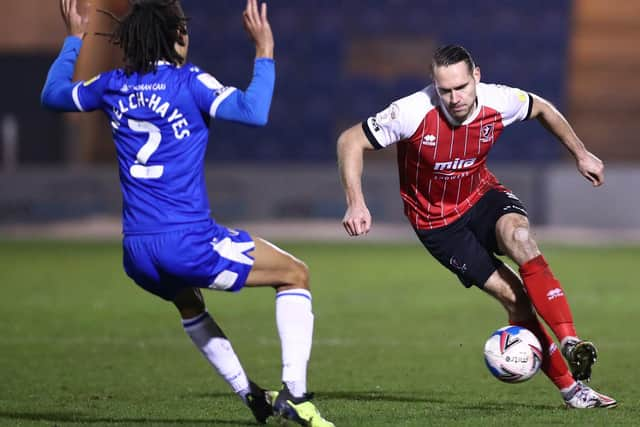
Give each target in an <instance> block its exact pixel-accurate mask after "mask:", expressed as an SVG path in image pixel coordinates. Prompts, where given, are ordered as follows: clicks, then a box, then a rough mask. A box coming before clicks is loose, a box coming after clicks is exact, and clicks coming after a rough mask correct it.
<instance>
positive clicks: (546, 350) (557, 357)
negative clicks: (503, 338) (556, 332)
mask: <svg viewBox="0 0 640 427" xmlns="http://www.w3.org/2000/svg"><path fill="white" fill-rule="evenodd" d="M509 323H510V324H512V325H514V326H520V327H523V328H527V329H528V330H530V331H531V332H532V333H533V335H535V336H536V338H538V341H540V345H541V346H542V366H541V367H540V368H541V369H542V372H544V373H545V374H546V375H547V377H549V379H550V380H551V381H552V382H553V383H554V384H555V386H556V387H558V389H559V390H562V389H566V388H568V387H571V386H572V385H573V383H574V382H575V380H574V379H573V376H572V375H571V373H570V372H569V368H567V364H566V363H565V361H564V359H563V358H562V355H561V354H560V352H559V351H558V347H556V344H555V343H554V342H553V340H552V339H551V337H550V336H549V334H548V333H547V330H546V329H545V328H544V326H542V324H541V323H540V321H539V320H538V319H537V318H535V319H533V320H529V321H526V322H509Z"/></svg>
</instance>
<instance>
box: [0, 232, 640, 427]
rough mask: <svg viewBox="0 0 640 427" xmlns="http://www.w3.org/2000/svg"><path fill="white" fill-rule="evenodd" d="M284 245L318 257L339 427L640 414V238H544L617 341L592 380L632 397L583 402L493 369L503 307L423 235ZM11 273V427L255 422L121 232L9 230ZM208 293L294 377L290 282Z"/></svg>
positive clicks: (574, 299) (261, 363) (4, 374)
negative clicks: (137, 273)
mask: <svg viewBox="0 0 640 427" xmlns="http://www.w3.org/2000/svg"><path fill="white" fill-rule="evenodd" d="M280 246H281V247H283V248H284V249H286V250H288V251H290V252H292V253H294V254H295V255H297V256H298V257H300V258H302V259H304V260H305V261H306V262H307V263H308V264H309V266H310V268H311V272H312V289H313V294H314V312H315V315H316V330H315V341H314V348H313V352H312V360H311V364H310V370H309V388H310V389H311V390H313V391H315V392H316V403H317V404H318V406H319V408H320V409H321V410H322V411H323V413H324V414H325V415H326V417H327V418H328V419H330V420H332V421H334V422H335V423H336V425H337V426H425V425H434V426H449V425H451V426H453V425H455V426H502V425H504V426H507V425H508V426H513V425H517V426H525V425H532V426H533V425H580V426H584V425H602V426H605V425H606V426H612V425H616V426H618V425H638V423H639V421H638V420H639V419H640V409H639V403H640V397H639V394H638V384H640V375H639V374H638V371H637V370H636V367H637V365H636V363H637V362H638V354H640V340H639V339H638V338H639V335H638V332H637V331H638V329H637V325H638V324H640V310H638V307H637V301H638V300H639V299H640V289H639V287H638V286H637V283H636V275H635V272H636V270H635V267H636V266H637V265H638V261H639V260H640V248H629V247H627V248H571V247H546V248H544V249H545V254H546V257H547V259H548V260H549V262H550V264H551V266H552V268H553V269H554V271H555V273H556V275H557V276H558V277H559V278H560V280H561V281H562V283H563V284H564V287H565V290H566V292H567V295H568V297H569V301H570V303H571V304H572V308H573V312H574V317H575V320H576V323H577V326H578V331H579V332H580V333H581V334H582V335H583V336H584V337H588V338H589V339H593V340H594V341H595V342H596V344H597V345H598V348H599V350H600V355H601V357H600V360H598V363H597V364H596V366H595V368H594V380H593V383H592V385H593V386H594V387H595V388H596V389H598V390H600V391H602V392H604V393H605V394H610V395H611V396H613V397H615V398H617V399H618V400H619V402H620V406H619V407H618V408H616V409H613V410H590V411H568V410H565V409H563V407H562V401H561V399H560V397H559V394H558V393H557V392H556V390H555V388H554V387H553V386H552V384H551V383H550V382H549V381H548V380H547V379H546V377H544V375H543V374H540V375H538V376H536V377H535V378H533V379H532V380H531V381H529V382H526V383H523V384H518V385H507V384H502V383H499V382H498V381H496V380H495V379H493V378H492V377H491V376H490V375H489V373H488V371H487V370H486V368H485V366H484V362H483V359H482V346H483V345H484V341H485V339H486V338H487V337H488V335H489V334H490V333H491V332H492V331H493V330H494V329H496V328H498V327H500V326H503V325H504V324H505V323H506V320H505V315H504V313H503V311H502V309H501V308H500V307H499V305H498V304H497V303H496V302H494V301H493V300H491V299H490V298H489V297H487V296H486V295H484V294H482V293H481V292H479V291H478V290H476V289H471V290H465V289H464V288H463V287H462V286H460V285H459V284H458V283H457V281H456V279H455V277H454V276H453V275H452V274H450V273H448V272H447V271H445V270H444V269H443V268H442V267H440V266H438V265H437V264H436V263H435V261H434V260H432V259H431V258H430V257H429V256H428V254H427V253H426V252H425V251H424V250H423V249H422V248H421V247H420V246H419V244H418V243H416V244H406V245H399V244H388V245H381V244H374V245H361V244H344V245H341V244H325V243H321V244H315V243H314V244H311V243H308V244H299V243H296V244H281V245H280ZM0 283H1V286H2V297H1V298H0V425H2V426H138V425H145V426H146V425H157V426H247V425H254V422H253V418H252V417H251V414H250V413H249V411H248V410H247V409H246V408H245V407H244V406H243V405H242V404H241V403H240V401H239V399H237V398H236V397H235V396H234V395H233V394H232V393H231V392H230V390H229V389H228V387H227V385H226V384H225V383H224V382H223V381H222V380H221V379H219V378H218V377H217V375H216V374H215V373H214V372H213V371H212V369H211V368H210V367H209V366H208V364H207V363H206V362H205V360H204V359H203V358H202V356H201V355H200V354H199V353H198V352H197V351H196V350H195V349H194V348H193V346H192V344H191V343H190V341H189V339H188V338H187V337H186V335H185V334H184V332H183V331H182V327H181V325H180V322H179V320H178V316H177V313H176V312H175V310H174V309H173V307H172V306H171V305H169V304H167V303H165V302H163V301H161V300H160V299H157V298H155V297H152V296H151V295H148V294H146V293H144V292H143V291H142V290H140V289H139V288H137V287H136V286H135V285H133V284H132V283H131V282H130V281H129V279H128V278H127V277H126V276H125V274H124V272H123V271H122V268H121V249H120V245H119V244H118V243H86V242H73V243H71V242H52V241H45V242H11V241H6V242H0ZM207 302H208V306H209V311H210V312H211V313H212V314H213V315H214V317H215V318H216V319H217V320H218V321H219V323H220V324H221V325H222V327H223V329H224V330H225V331H226V332H227V335H228V336H229V337H230V338H231V340H232V342H233V344H234V347H235V349H236V351H237V353H238V354H239V356H240V358H241V360H243V362H244V365H245V368H246V370H247V372H248V374H249V375H250V376H251V377H252V378H253V379H254V380H255V381H257V382H258V383H260V384H262V385H264V386H268V387H278V386H279V377H280V348H279V341H278V338H277V333H276V329H275V322H274V295H273V291H272V290H270V289H259V290H244V291H242V292H241V293H239V294H234V295H230V294H224V293H216V292H207Z"/></svg>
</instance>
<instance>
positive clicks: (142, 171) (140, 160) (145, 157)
mask: <svg viewBox="0 0 640 427" xmlns="http://www.w3.org/2000/svg"><path fill="white" fill-rule="evenodd" d="M129 129H131V130H132V131H134V132H140V133H148V134H149V139H147V142H146V143H145V144H144V145H143V146H142V148H140V151H138V154H136V162H135V163H134V164H133V165H132V166H131V168H129V173H130V174H131V176H132V177H134V178H140V179H157V178H160V177H161V176H162V174H163V173H164V166H163V165H154V166H146V164H147V162H148V161H149V158H150V157H151V155H152V154H153V153H155V151H156V150H157V149H158V147H159V146H160V141H162V134H161V133H160V128H158V127H157V126H155V125H154V124H152V123H149V122H141V121H137V120H132V119H129Z"/></svg>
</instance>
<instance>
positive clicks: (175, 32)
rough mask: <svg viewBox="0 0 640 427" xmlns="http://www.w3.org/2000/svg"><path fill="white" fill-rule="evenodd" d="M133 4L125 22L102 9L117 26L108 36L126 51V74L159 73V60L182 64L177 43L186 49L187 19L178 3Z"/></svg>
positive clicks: (143, 1)
mask: <svg viewBox="0 0 640 427" xmlns="http://www.w3.org/2000/svg"><path fill="white" fill-rule="evenodd" d="M130 2H131V12H130V13H129V14H128V15H127V16H126V17H124V18H122V19H119V18H118V17H116V16H115V15H113V14H112V13H111V12H108V11H104V10H100V12H102V13H105V14H107V15H109V16H110V17H111V18H112V19H114V20H115V21H116V22H117V23H118V26H117V28H116V29H115V31H114V32H113V33H111V34H106V35H108V36H110V38H111V41H112V43H114V44H115V45H117V46H120V47H121V48H122V50H123V51H124V70H125V72H126V73H127V75H131V74H133V73H140V74H146V73H149V72H152V71H156V69H157V63H158V61H167V62H169V63H172V64H175V65H179V64H181V63H182V62H183V61H184V59H185V58H183V57H182V56H180V54H179V53H178V52H177V51H176V49H175V44H176V43H177V44H178V45H180V46H184V40H183V37H184V36H185V35H186V34H187V21H188V18H186V17H185V16H184V13H183V11H182V7H181V6H180V2H179V0H135V1H131V0H130ZM103 35H105V34H103Z"/></svg>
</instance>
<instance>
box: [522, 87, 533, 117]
mask: <svg viewBox="0 0 640 427" xmlns="http://www.w3.org/2000/svg"><path fill="white" fill-rule="evenodd" d="M527 95H528V96H529V108H528V109H527V115H526V116H525V118H524V120H529V119H530V118H531V109H533V96H531V94H530V93H529V92H527Z"/></svg>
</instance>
